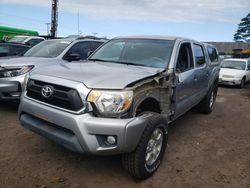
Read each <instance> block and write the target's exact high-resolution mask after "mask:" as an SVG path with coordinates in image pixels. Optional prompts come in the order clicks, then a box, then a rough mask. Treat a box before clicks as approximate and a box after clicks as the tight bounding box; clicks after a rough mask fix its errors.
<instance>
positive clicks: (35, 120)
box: [19, 36, 220, 179]
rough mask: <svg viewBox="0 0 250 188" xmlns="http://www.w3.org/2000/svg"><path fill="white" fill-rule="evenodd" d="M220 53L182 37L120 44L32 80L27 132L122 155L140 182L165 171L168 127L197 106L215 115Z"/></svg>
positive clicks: (24, 106)
mask: <svg viewBox="0 0 250 188" xmlns="http://www.w3.org/2000/svg"><path fill="white" fill-rule="evenodd" d="M219 69H220V67H219V58H218V53H217V50H216V49H215V48H214V46H212V45H209V44H203V43H200V42H196V41H193V40H189V39H183V38H178V37H160V36H159V37H156V36H134V37H122V38H115V39H112V40H110V41H109V42H107V43H105V44H104V45H102V46H101V47H100V48H99V49H98V50H97V51H95V52H94V53H93V54H92V55H91V56H90V57H89V58H88V62H86V63H84V64H79V63H67V64H58V65H53V66H50V67H46V68H44V69H36V70H35V71H33V72H32V73H31V74H30V78H29V81H28V84H27V91H26V92H25V94H24V96H23V98H22V100H21V104H20V107H19V119H20V122H21V124H22V126H23V127H25V128H27V129H30V130H31V131H33V132H35V133H37V134H39V135H41V136H44V137H46V138H48V139H50V140H53V141H54V142H57V143H58V144H60V145H62V146H64V147H66V148H68V149H70V150H73V151H76V152H79V153H83V154H94V155H114V154H123V156H122V161H123V165H124V167H125V169H126V170H128V171H129V173H130V174H131V175H132V176H134V177H135V178H138V179H145V178H148V177H149V176H151V175H152V174H153V173H154V172H155V171H156V170H157V169H158V167H159V166H160V164H161V162H162V159H163V155H164V152H165V149H166V145H167V138H168V131H167V129H168V125H169V123H170V122H172V121H174V120H175V119H177V118H178V117H180V116H181V115H182V114H184V113H185V112H187V111H188V110H189V109H191V108H193V107H194V106H197V105H198V109H199V110H200V111H201V112H203V113H210V112H212V110H213V107H214V102H215V99H216V94H217V84H218V79H219Z"/></svg>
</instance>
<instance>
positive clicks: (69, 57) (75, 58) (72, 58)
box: [64, 54, 81, 62]
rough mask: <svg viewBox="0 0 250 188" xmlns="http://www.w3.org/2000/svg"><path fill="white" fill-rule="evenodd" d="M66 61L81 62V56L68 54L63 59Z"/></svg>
mask: <svg viewBox="0 0 250 188" xmlns="http://www.w3.org/2000/svg"><path fill="white" fill-rule="evenodd" d="M64 59H65V60H67V61H69V62H70V61H79V60H81V55H80V54H68V55H66V57H65V58H64Z"/></svg>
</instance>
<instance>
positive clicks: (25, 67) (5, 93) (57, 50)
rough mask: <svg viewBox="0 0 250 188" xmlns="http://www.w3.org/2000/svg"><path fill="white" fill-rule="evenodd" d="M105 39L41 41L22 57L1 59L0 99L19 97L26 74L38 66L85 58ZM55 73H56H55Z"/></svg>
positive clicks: (15, 98)
mask: <svg viewBox="0 0 250 188" xmlns="http://www.w3.org/2000/svg"><path fill="white" fill-rule="evenodd" d="M105 41H106V40H103V39H98V38H96V39H89V38H86V37H79V38H77V39H74V40H70V39H55V40H48V41H44V42H41V43H40V44H38V45H36V46H34V47H33V48H31V49H30V50H28V51H27V52H26V53H25V54H24V56H23V57H19V58H12V59H4V60H0V100H19V98H20V95H21V93H22V91H24V87H25V78H26V77H27V74H28V73H29V72H30V71H31V70H34V69H35V68H38V67H44V66H47V65H49V66H50V65H52V64H63V63H64V62H70V61H79V60H85V59H86V58H87V55H88V53H89V52H90V51H94V50H95V49H96V48H98V47H99V46H100V45H101V44H103V43H104V42H105ZM55 76H56V75H55Z"/></svg>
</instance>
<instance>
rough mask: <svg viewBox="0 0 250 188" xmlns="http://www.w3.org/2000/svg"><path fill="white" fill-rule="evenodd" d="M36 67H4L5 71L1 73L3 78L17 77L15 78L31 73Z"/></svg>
mask: <svg viewBox="0 0 250 188" xmlns="http://www.w3.org/2000/svg"><path fill="white" fill-rule="evenodd" d="M33 68H34V66H33V65H27V66H23V67H4V69H2V71H1V72H0V74H1V77H5V78H6V77H15V76H20V75H22V74H25V73H27V72H29V71H31V69H33Z"/></svg>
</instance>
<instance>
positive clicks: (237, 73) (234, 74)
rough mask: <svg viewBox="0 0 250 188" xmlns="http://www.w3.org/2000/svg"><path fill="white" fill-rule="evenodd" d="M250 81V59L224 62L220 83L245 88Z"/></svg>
mask: <svg viewBox="0 0 250 188" xmlns="http://www.w3.org/2000/svg"><path fill="white" fill-rule="evenodd" d="M249 81H250V59H226V60H223V61H222V64H221V70H220V79H219V83H220V84H222V85H236V86H239V87H240V88H244V86H245V83H246V82H249Z"/></svg>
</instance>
